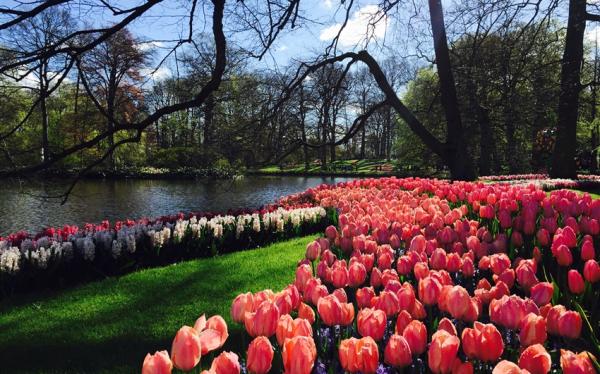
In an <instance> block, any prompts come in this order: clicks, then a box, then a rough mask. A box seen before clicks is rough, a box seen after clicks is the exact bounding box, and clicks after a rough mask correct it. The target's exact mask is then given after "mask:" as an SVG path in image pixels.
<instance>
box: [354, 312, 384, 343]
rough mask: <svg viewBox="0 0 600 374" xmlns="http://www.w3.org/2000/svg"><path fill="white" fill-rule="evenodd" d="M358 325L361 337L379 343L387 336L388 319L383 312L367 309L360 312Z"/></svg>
mask: <svg viewBox="0 0 600 374" xmlns="http://www.w3.org/2000/svg"><path fill="white" fill-rule="evenodd" d="M356 324H357V326H358V332H359V334H360V335H362V336H370V337H371V338H373V339H374V340H375V341H379V340H381V339H383V335H384V334H385V330H386V327H387V318H386V316H385V312H383V311H382V310H377V309H370V308H365V309H362V310H361V311H360V312H358V316H357V317H356Z"/></svg>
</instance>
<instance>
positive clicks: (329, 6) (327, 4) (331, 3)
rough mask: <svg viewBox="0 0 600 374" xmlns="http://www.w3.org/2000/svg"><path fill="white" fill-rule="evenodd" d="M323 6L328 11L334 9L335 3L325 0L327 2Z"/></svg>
mask: <svg viewBox="0 0 600 374" xmlns="http://www.w3.org/2000/svg"><path fill="white" fill-rule="evenodd" d="M322 4H323V6H324V7H325V8H327V9H331V8H333V1H332V0H325V1H323V2H322Z"/></svg>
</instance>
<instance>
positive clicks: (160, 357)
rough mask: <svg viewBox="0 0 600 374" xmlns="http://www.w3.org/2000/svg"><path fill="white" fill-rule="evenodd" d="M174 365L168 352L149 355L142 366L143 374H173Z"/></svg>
mask: <svg viewBox="0 0 600 374" xmlns="http://www.w3.org/2000/svg"><path fill="white" fill-rule="evenodd" d="M172 370H173V363H172V362H171V359H170V358H169V353H168V352H167V351H160V352H158V351H157V352H156V353H154V354H153V355H151V354H150V353H148V354H147V355H146V358H144V364H143V365H142V374H171V371H172Z"/></svg>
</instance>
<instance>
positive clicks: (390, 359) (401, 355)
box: [384, 334, 412, 368]
mask: <svg viewBox="0 0 600 374" xmlns="http://www.w3.org/2000/svg"><path fill="white" fill-rule="evenodd" d="M384 362H385V363H386V364H388V365H390V366H393V367H398V368H402V367H405V366H408V365H410V364H411V363H412V353H411V351H410V346H409V345H408V342H407V341H406V339H404V337H402V335H397V334H394V335H392V336H391V337H390V339H389V340H388V343H387V345H386V347H385V351H384Z"/></svg>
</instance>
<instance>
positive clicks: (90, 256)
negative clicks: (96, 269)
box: [83, 236, 96, 262]
mask: <svg viewBox="0 0 600 374" xmlns="http://www.w3.org/2000/svg"><path fill="white" fill-rule="evenodd" d="M95 257H96V245H95V244H94V241H93V240H92V238H90V237H89V236H86V237H85V238H84V239H83V259H84V260H86V261H90V262H91V261H94V258H95Z"/></svg>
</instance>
